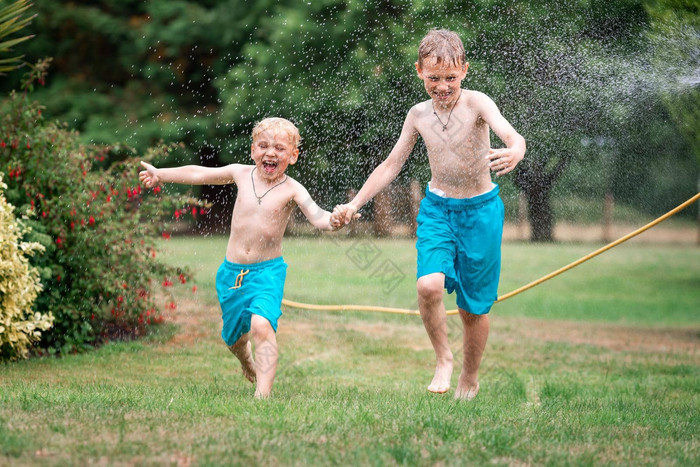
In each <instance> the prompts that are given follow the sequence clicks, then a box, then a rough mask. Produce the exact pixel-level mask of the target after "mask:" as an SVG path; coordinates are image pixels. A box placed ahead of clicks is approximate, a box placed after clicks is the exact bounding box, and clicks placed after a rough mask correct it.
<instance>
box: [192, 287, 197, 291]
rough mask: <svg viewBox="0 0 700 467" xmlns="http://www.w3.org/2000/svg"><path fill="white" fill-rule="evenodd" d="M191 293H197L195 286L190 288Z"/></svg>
mask: <svg viewBox="0 0 700 467" xmlns="http://www.w3.org/2000/svg"><path fill="white" fill-rule="evenodd" d="M192 293H197V286H196V285H193V286H192Z"/></svg>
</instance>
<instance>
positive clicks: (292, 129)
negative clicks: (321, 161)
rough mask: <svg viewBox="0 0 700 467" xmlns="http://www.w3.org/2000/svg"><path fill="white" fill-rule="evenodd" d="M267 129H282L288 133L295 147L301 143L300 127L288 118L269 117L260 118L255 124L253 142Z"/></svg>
mask: <svg viewBox="0 0 700 467" xmlns="http://www.w3.org/2000/svg"><path fill="white" fill-rule="evenodd" d="M265 131H281V132H283V133H287V134H288V135H289V139H290V140H291V141H292V144H293V145H294V147H295V148H298V147H299V143H300V142H301V135H300V134H299V129H298V128H297V127H296V126H294V124H293V123H292V122H290V121H289V120H287V119H286V118H280V117H268V118H265V119H263V120H260V121H259V122H258V123H257V124H256V125H255V128H253V142H255V138H257V137H258V136H260V133H263V132H265Z"/></svg>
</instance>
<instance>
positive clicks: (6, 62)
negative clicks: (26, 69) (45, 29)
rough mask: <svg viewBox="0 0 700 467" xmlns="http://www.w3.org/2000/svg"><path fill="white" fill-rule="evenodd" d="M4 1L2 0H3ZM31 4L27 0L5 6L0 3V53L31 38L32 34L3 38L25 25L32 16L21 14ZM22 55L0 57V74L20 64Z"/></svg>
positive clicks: (19, 0)
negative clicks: (24, 16)
mask: <svg viewBox="0 0 700 467" xmlns="http://www.w3.org/2000/svg"><path fill="white" fill-rule="evenodd" d="M3 3H4V2H3ZM30 6H31V3H29V2H28V1H27V0H18V1H16V2H14V3H11V4H9V5H7V6H2V4H0V54H3V55H4V54H5V53H6V52H9V51H11V50H12V47H14V46H16V45H17V44H21V43H22V42H24V41H26V40H28V39H31V37H32V36H23V37H17V38H13V39H8V40H4V39H5V38H6V37H8V36H11V35H12V34H14V33H16V32H17V31H19V30H21V29H22V28H24V27H26V26H27V25H28V24H29V23H30V22H31V21H32V19H34V16H36V15H34V16H29V17H26V18H23V17H22V15H23V14H24V13H26V11H27V10H28V9H29V7H30ZM22 64H23V63H22V56H17V57H10V58H0V75H2V74H3V73H5V72H8V71H12V70H14V69H16V68H19V67H21V66H22Z"/></svg>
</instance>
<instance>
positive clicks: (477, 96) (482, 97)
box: [409, 89, 491, 116]
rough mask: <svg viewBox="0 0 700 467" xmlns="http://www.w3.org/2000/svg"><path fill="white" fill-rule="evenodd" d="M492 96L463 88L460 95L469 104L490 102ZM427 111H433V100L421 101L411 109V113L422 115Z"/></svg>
mask: <svg viewBox="0 0 700 467" xmlns="http://www.w3.org/2000/svg"><path fill="white" fill-rule="evenodd" d="M490 101H491V98H490V97H489V96H488V95H486V94H484V93H483V92H481V91H475V90H473V89H462V95H461V96H460V102H463V103H466V104H468V105H476V104H479V103H482V102H490ZM426 113H429V114H432V113H433V100H432V99H427V100H424V101H423V102H419V103H417V104H416V105H414V106H413V107H411V110H409V114H412V115H415V116H420V115H425V114H426Z"/></svg>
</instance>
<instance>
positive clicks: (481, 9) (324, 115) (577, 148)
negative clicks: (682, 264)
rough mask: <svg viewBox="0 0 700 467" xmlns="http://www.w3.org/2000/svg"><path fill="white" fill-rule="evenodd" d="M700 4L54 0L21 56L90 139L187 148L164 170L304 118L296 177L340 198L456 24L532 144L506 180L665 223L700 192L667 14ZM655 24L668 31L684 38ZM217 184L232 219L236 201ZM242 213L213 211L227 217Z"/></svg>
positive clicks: (62, 113)
mask: <svg viewBox="0 0 700 467" xmlns="http://www.w3.org/2000/svg"><path fill="white" fill-rule="evenodd" d="M694 3H695V2H692V1H691V0H666V1H658V2H657V1H654V0H612V1H611V0H590V1H577V0H565V1H562V2H551V1H549V0H533V1H529V2H520V1H515V0H495V1H494V0H476V1H466V0H457V1H449V2H425V1H419V0H414V1H398V0H382V1H376V2H364V1H359V0H346V1H338V0H318V1H314V2H292V1H289V0H283V1H276V0H260V1H256V2H246V1H243V0H206V1H187V0H175V1H173V0H151V1H149V2H141V1H136V0H127V1H117V0H97V1H92V2H77V1H76V2H68V3H66V2H63V1H60V0H43V1H42V2H39V4H38V5H37V7H36V8H37V11H38V17H37V19H36V20H35V21H34V22H33V24H32V25H31V26H30V31H31V32H33V33H35V34H37V37H36V39H35V40H33V41H30V42H28V43H25V44H22V48H23V51H24V52H25V53H26V54H27V56H29V57H33V58H38V57H43V56H53V57H55V58H56V60H55V68H56V69H57V71H58V72H57V73H56V74H55V75H54V76H52V77H50V78H49V80H48V81H47V86H45V87H42V88H41V89H40V90H38V92H37V98H38V99H39V100H40V101H41V102H42V103H43V104H44V105H46V106H47V109H46V112H47V116H48V117H49V118H59V119H60V120H61V121H66V122H69V125H70V126H71V128H73V129H77V130H79V131H80V136H79V137H80V138H81V140H82V141H83V142H85V143H109V142H112V141H115V140H117V141H124V142H126V143H128V144H129V145H130V146H132V147H135V148H136V149H137V150H138V151H145V150H146V148H147V147H148V146H150V145H153V144H155V143H156V142H158V141H160V140H161V139H162V140H164V141H165V142H167V143H171V142H182V143H184V146H183V147H180V148H178V149H177V150H176V151H172V152H170V153H169V155H168V159H167V160H164V161H163V162H164V163H168V164H183V163H197V164H205V165H221V164H224V163H228V162H246V161H247V160H248V152H249V151H248V146H249V144H250V141H249V136H248V135H249V132H250V129H251V128H252V124H253V122H254V121H255V120H258V119H260V118H261V117H263V116H267V115H272V114H277V115H283V116H286V117H289V118H291V119H292V120H293V121H295V122H296V123H297V124H298V125H299V126H300V129H301V131H302V134H303V136H304V143H303V146H302V157H301V159H300V162H299V164H297V165H296V166H294V167H292V169H291V171H290V173H291V174H292V175H293V176H297V177H299V178H301V179H302V180H303V181H304V182H305V184H306V185H308V187H309V189H310V191H311V193H312V195H313V196H314V197H316V198H318V199H319V202H321V203H322V204H323V205H325V206H331V205H333V204H334V203H336V202H340V201H344V200H345V199H346V190H347V189H348V188H358V187H359V185H360V184H361V183H362V182H363V181H364V180H365V178H366V176H367V175H368V174H369V172H370V171H371V170H372V169H373V168H374V167H375V166H376V165H377V163H378V162H379V161H380V160H381V159H383V158H384V157H385V156H386V154H387V152H388V151H389V149H390V148H391V146H392V145H393V142H394V141H395V140H396V138H397V135H398V132H399V131H400V128H401V123H402V121H403V118H404V116H405V115H406V113H407V111H408V109H409V108H410V106H411V105H413V104H414V103H416V102H418V101H420V100H423V99H425V98H426V96H425V93H424V91H423V90H422V88H421V86H420V82H419V81H418V80H417V79H416V78H415V71H414V69H413V62H414V61H415V58H416V48H417V46H418V42H419V41H420V38H421V37H422V36H423V35H424V34H425V32H426V31H427V30H428V29H429V28H431V27H448V28H451V29H453V30H455V31H457V32H458V33H459V34H460V35H461V37H462V38H463V40H464V42H465V46H466V47H467V53H468V56H469V61H470V70H469V74H468V76H467V80H466V81H465V83H464V84H465V86H467V87H469V88H472V89H478V90H481V91H484V92H485V93H487V94H489V95H490V96H491V97H492V98H493V99H494V100H495V101H496V103H497V104H498V105H499V107H500V108H501V110H502V112H503V114H504V115H505V116H506V118H508V120H509V121H511V123H513V126H514V127H515V128H516V129H518V130H519V131H520V132H521V133H522V134H523V135H524V136H525V138H526V140H527V141H528V147H529V152H528V154H527V158H526V160H525V161H524V163H523V164H522V165H521V171H520V172H519V173H517V174H516V173H514V174H512V175H509V176H508V177H505V178H503V179H501V180H499V183H501V184H504V185H508V184H511V183H513V180H516V181H517V182H518V185H519V186H520V189H521V190H529V191H530V192H531V193H532V196H531V204H532V205H534V206H535V207H539V206H540V205H542V206H544V207H543V209H547V208H548V207H547V204H546V203H547V202H548V199H549V198H548V197H550V196H552V197H556V196H559V195H561V194H562V193H563V194H564V195H565V196H567V197H571V196H574V197H580V198H585V199H591V197H593V198H597V199H599V200H602V197H603V194H604V192H606V191H610V190H612V191H613V192H614V195H615V198H616V199H617V200H619V201H621V202H625V203H630V204H633V205H634V207H635V208H636V209H640V210H643V211H646V212H648V213H652V214H658V213H661V212H665V210H667V209H668V208H669V207H670V206H671V205H673V204H675V202H676V201H677V199H678V198H682V199H685V198H687V195H688V194H689V193H690V192H692V191H694V189H695V184H696V177H697V174H698V168H697V166H698V164H696V163H695V162H696V161H694V160H692V157H689V156H688V152H689V147H690V145H691V143H689V142H687V141H686V140H683V138H682V137H681V135H683V134H688V135H691V134H697V133H698V132H695V131H694V129H695V126H694V125H693V122H694V120H693V118H694V117H693V115H694V114H692V113H688V115H687V116H686V117H681V118H676V117H675V116H674V113H675V111H676V110H678V111H679V112H681V113H683V112H685V111H686V110H688V109H687V107H686V106H685V105H676V104H673V105H667V106H664V105H662V103H661V101H660V99H659V94H660V93H661V94H663V92H664V90H663V87H662V86H658V84H659V82H660V80H656V79H654V80H651V81H648V82H647V80H649V79H650V78H651V77H653V76H656V75H657V74H656V73H653V71H654V70H653V69H650V68H649V60H650V54H652V55H653V49H654V47H653V44H654V40H652V39H653V38H651V37H650V36H649V35H648V34H647V33H648V32H649V31H650V30H652V28H656V26H655V22H656V19H655V15H656V13H654V12H652V10H651V9H650V5H657V4H658V8H659V11H660V12H661V13H660V14H661V15H662V16H663V17H664V18H671V19H670V20H669V21H670V22H671V23H672V22H673V21H675V19H673V18H674V15H676V14H677V13H678V12H680V11H683V10H688V17H689V18H697V12H696V11H695V10H693V9H692V8H693V5H694ZM684 5H685V6H684ZM645 7H646V8H645ZM650 23H651V24H652V26H650ZM671 23H669V24H671ZM655 30H656V31H657V32H656V33H655V34H658V35H659V36H661V37H663V36H665V35H666V34H667V32H668V31H672V30H673V28H672V27H670V28H668V29H664V28H661V29H655ZM694 40H697V38H695V39H694ZM693 44H695V42H692V41H691V42H688V43H687V45H686V46H684V47H681V48H680V49H679V50H687V51H692V50H694V48H693V47H694V45H693ZM695 48H696V47H695ZM667 50H668V51H672V50H674V48H673V47H668V48H667ZM104 57H109V59H108V60H105V59H104ZM677 63H682V57H680V56H679V54H678V53H675V52H669V60H666V63H665V64H664V66H665V67H666V68H667V69H668V68H669V65H670V64H674V66H675V64H677ZM661 68H662V67H659V68H657V70H658V69H661ZM671 68H673V67H671ZM10 78H11V77H10ZM13 86H14V84H13V82H12V79H9V80H6V81H5V82H3V83H0V87H4V88H5V89H7V90H9V89H10V88H12V87H13ZM695 89H697V87H696V88H695ZM683 99H684V97H679V98H678V99H676V100H674V101H673V102H677V101H678V102H677V103H678V104H683V102H684V101H683ZM669 114H670V115H671V118H669ZM683 122H685V123H683ZM684 128H686V129H687V131H686V130H685V129H684ZM664 141H665V142H671V143H670V144H664ZM688 141H689V140H688ZM597 142H604V143H603V144H602V145H601V146H599V145H598V144H597ZM494 144H499V143H498V141H494ZM424 153H425V149H424V148H423V147H422V146H421V145H420V144H419V145H417V149H416V157H412V158H410V159H409V162H408V164H407V167H406V169H405V170H404V172H403V173H402V174H401V175H400V182H405V181H407V179H409V178H416V179H419V180H420V181H421V182H425V181H427V179H428V178H429V169H428V166H427V164H426V161H425V154H424ZM689 158H690V159H691V160H690V161H689V160H688V159H689ZM690 162H693V163H692V164H691V163H690ZM504 188H505V187H504ZM225 189H227V188H225ZM201 190H202V191H201V193H199V194H200V195H201V196H202V197H203V198H204V199H208V200H212V201H215V209H220V208H221V206H222V205H223V204H224V202H227V200H228V196H229V195H228V193H227V192H220V191H217V188H212V187H207V186H204V187H201ZM507 191H509V192H511V193H514V192H515V188H514V187H512V186H511V187H508V189H506V190H504V193H505V192H507ZM538 192H539V193H538ZM669 194H671V195H672V199H668V198H667V195H669ZM535 195H540V196H542V195H544V198H542V199H541V201H536V199H537V198H536V196H535ZM229 204H230V203H229ZM601 204H602V203H601ZM228 209H229V210H230V209H231V206H228ZM683 215H689V214H683ZM228 217H229V216H228V215H226V214H225V213H222V212H217V211H215V210H212V218H211V221H212V222H218V223H220V222H221V221H220V219H228ZM200 219H201V218H200Z"/></svg>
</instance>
